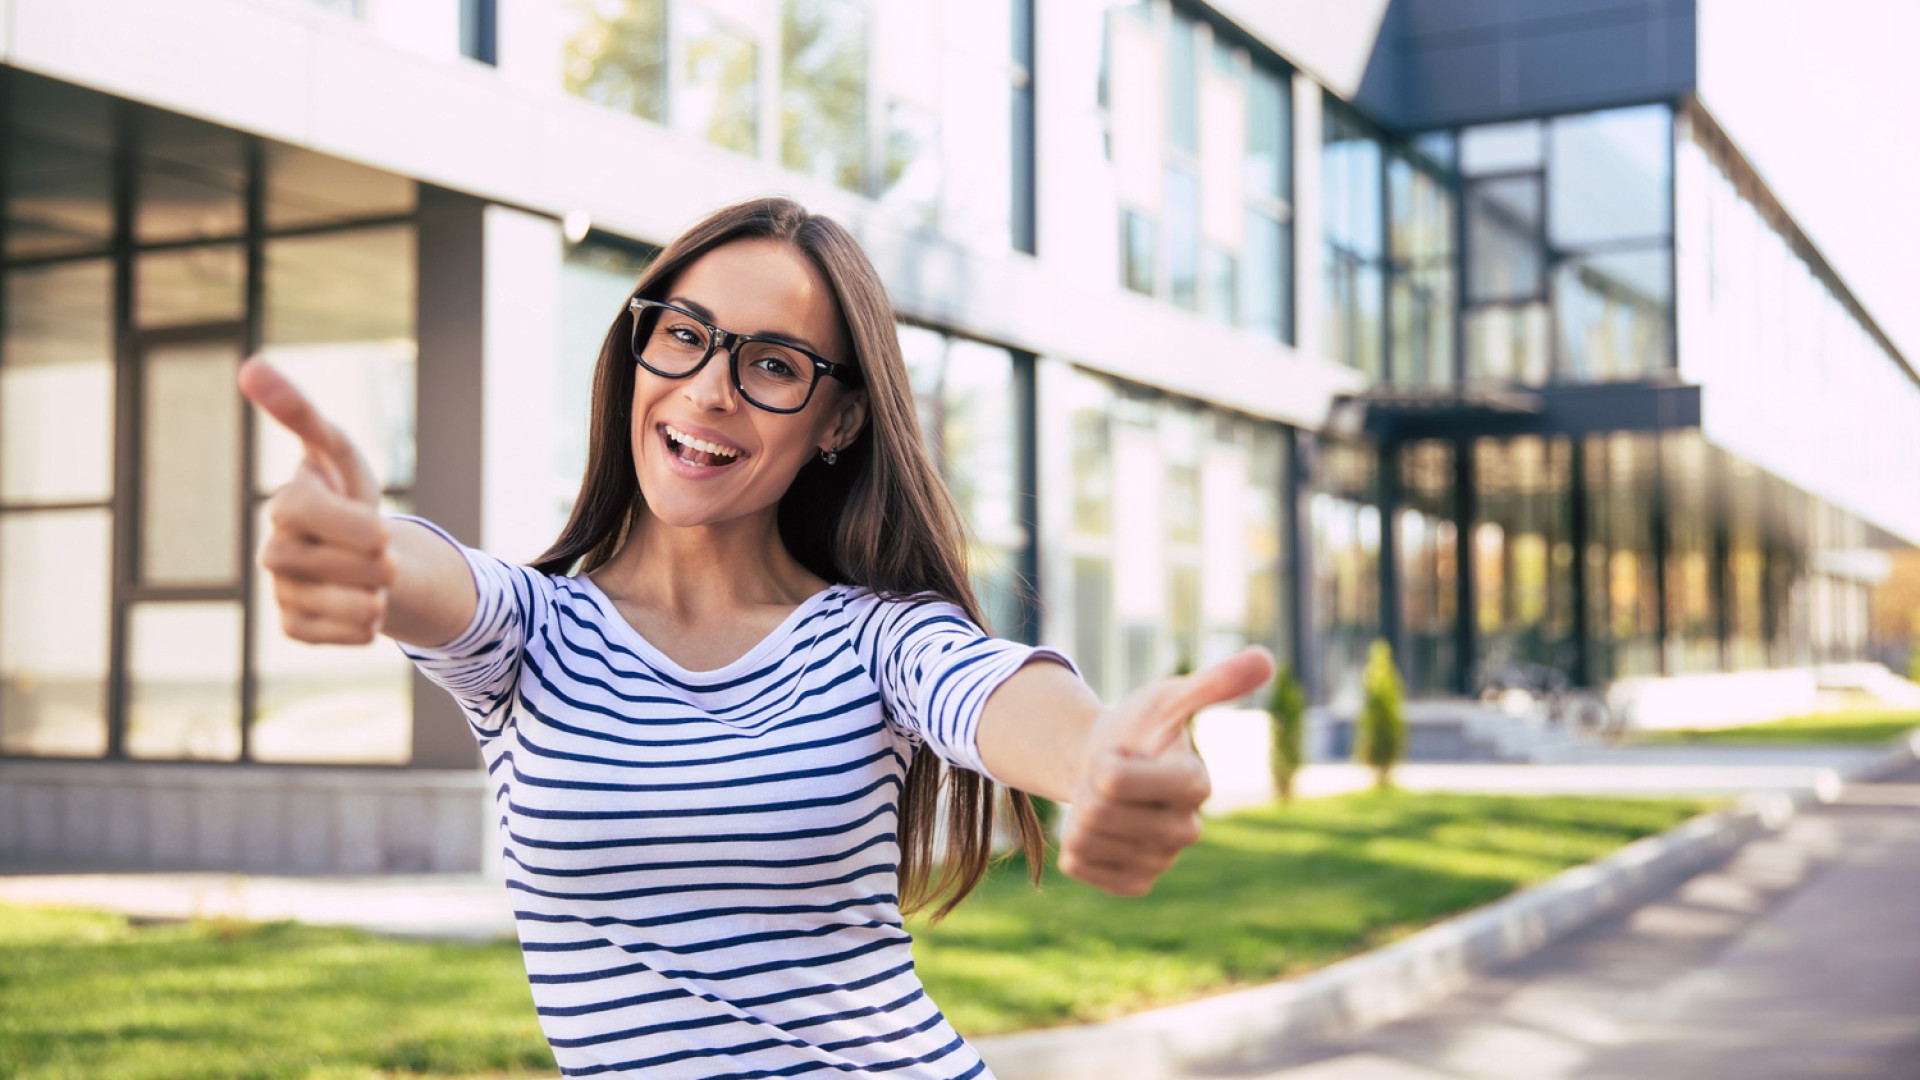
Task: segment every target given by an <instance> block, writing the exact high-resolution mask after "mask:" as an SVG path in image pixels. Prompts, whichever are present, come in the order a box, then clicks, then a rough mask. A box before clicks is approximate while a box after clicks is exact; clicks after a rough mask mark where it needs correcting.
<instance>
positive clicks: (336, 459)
mask: <svg viewBox="0 0 1920 1080" xmlns="http://www.w3.org/2000/svg"><path fill="white" fill-rule="evenodd" d="M238 381H239V384H240V393H241V394H243V395H245V396H246V399H247V400H248V401H251V402H253V403H254V404H255V405H258V406H259V407H260V409H261V411H262V412H265V413H266V414H267V415H268V416H270V417H272V418H273V419H274V421H275V422H277V423H278V424H279V425H280V426H281V427H283V428H286V429H287V430H288V431H289V432H291V433H292V434H293V436H294V437H295V438H297V439H299V440H300V444H301V445H302V446H303V447H304V448H305V450H306V456H307V462H308V463H309V464H310V465H312V466H313V467H314V469H315V470H316V471H318V472H319V473H320V475H321V476H323V477H325V478H326V480H327V483H328V486H330V487H333V488H334V489H335V490H337V491H338V492H340V493H341V494H343V495H346V496H347V497H349V498H353V499H358V500H360V501H362V502H376V503H377V502H378V501H379V499H380V485H379V482H378V481H376V480H375V479H374V477H373V473H372V471H371V470H369V469H368V468H367V464H366V462H365V461H364V460H362V459H361V457H360V452H359V451H358V450H355V449H354V446H353V441H352V440H351V439H349V438H347V435H346V433H345V432H343V431H341V430H340V429H339V427H337V426H336V425H334V424H333V423H332V422H331V421H329V420H328V419H327V418H326V417H324V416H322V415H321V414H320V410H319V409H316V408H314V405H313V402H312V401H309V400H308V399H307V396H306V395H305V394H303V393H301V392H300V388H299V387H297V386H295V385H293V382H292V380H290V379H288V378H287V377H286V376H285V375H283V374H281V373H280V371H279V369H278V368H275V367H274V366H273V365H271V364H269V363H267V362H266V361H265V360H262V359H260V358H259V357H257V356H256V357H253V358H251V359H249V360H248V361H247V362H246V363H244V364H241V365H240V374H239V377H238Z"/></svg>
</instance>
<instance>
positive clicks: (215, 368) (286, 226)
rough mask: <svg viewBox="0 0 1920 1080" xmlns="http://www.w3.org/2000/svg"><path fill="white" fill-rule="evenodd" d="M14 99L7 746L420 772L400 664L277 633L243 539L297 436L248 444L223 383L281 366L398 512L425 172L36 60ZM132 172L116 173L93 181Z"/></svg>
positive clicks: (264, 433)
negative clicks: (78, 76)
mask: <svg viewBox="0 0 1920 1080" xmlns="http://www.w3.org/2000/svg"><path fill="white" fill-rule="evenodd" d="M8 84H9V85H8V90H9V95H8V111H7V114H6V115H5V117H4V121H5V123H4V132H0V146H3V147H4V149H5V154H6V157H5V161H4V162H3V163H0V167H3V168H4V170H5V175H6V176H7V177H9V178H10V179H11V180H12V181H13V182H12V183H10V184H9V185H8V188H7V191H6V198H7V203H6V213H7V223H8V243H7V249H6V253H5V256H6V257H5V261H4V262H0V755H8V756H37V757H96V758H97V757H105V756H113V757H130V758H139V759H146V760H164V761H177V760H205V761H289V762H328V763H345V762H383V763H396V764H397V763H405V762H406V761H407V760H408V759H409V758H410V756H411V752H412V745H411V716H412V703H411V693H412V676H411V674H410V673H409V670H408V665H407V663H406V661H405V660H404V658H402V657H400V656H399V655H398V654H397V653H395V652H394V651H393V650H392V648H391V647H389V646H370V647H366V648H360V649H342V648H335V647H329V648H325V649H322V648H319V647H312V646H303V645H298V644H296V643H293V642H290V641H288V640H287V639H286V638H285V637H284V636H282V635H281V633H280V631H279V618H278V615H277V613H276V612H275V611H274V606H273V599H272V591H271V589H270V588H269V587H267V586H265V585H264V584H263V579H262V578H261V577H260V576H259V575H260V574H261V573H262V572H261V571H259V570H258V569H257V568H255V567H253V566H252V565H251V564H252V562H253V559H252V554H253V553H252V551H251V550H250V543H251V541H252V539H253V538H256V537H258V536H259V535H260V521H259V518H260V515H261V513H262V506H263V503H264V498H265V496H266V494H267V493H268V491H270V490H271V489H272V488H273V487H276V486H278V485H279V484H280V483H282V482H284V481H285V479H286V477H287V476H288V475H289V474H290V473H291V471H292V470H293V468H294V466H295V463H296V462H297V461H298V458H299V448H298V446H297V444H296V443H295V441H294V440H293V439H292V437H291V436H288V435H285V434H284V433H282V432H281V431H280V430H279V429H278V428H277V427H274V426H273V425H270V424H257V425H253V429H254V433H255V438H254V439H253V440H252V441H251V444H249V440H248V438H247V430H248V423H247V418H246V412H245V409H244V403H243V402H242V400H241V399H240V397H239V396H238V395H237V394H236V393H235V392H234V389H233V379H234V372H235V369H236V368H237V366H238V365H239V363H240V360H241V358H242V357H243V356H245V355H247V354H248V353H249V352H250V351H258V352H261V353H263V354H265V355H267V356H270V357H272V358H273V359H274V360H275V361H276V363H278V364H279V366H280V367H281V368H282V370H284V371H286V372H287V373H288V374H289V375H290V376H291V377H292V378H294V380H295V381H297V382H299V383H301V384H302V385H303V387H304V388H305V389H307V390H308V392H309V393H310V394H312V395H313V396H315V397H316V398H318V399H319V401H320V404H321V406H322V408H324V409H326V410H327V411H328V413H329V415H330V416H332V417H333V418H334V419H336V420H337V421H339V422H340V423H341V424H342V425H343V426H345V427H346V428H347V429H348V430H349V432H350V433H351V434H352V435H353V436H354V438H355V441H356V442H357V443H358V445H359V446H360V447H361V448H362V449H363V450H364V451H366V452H367V454H368V457H369V458H370V459H371V464H372V466H373V468H374V471H375V472H376V473H377V474H378V475H379V476H380V478H381V482H382V484H383V485H384V486H385V490H386V495H387V498H388V502H389V505H390V507H393V508H404V507H405V506H406V504H407V502H408V496H409V489H410V487H411V485H412V482H413V479H412V478H413V451H414V429H413V418H414V405H413V386H414V374H413V371H414V348H415V329H414V310H415V304H414V292H415V290H414V280H413V277H414V273H415V262H416V260H415V255H414V247H413V245H414V236H415V233H414V224H413V221H412V220H411V215H412V212H413V209H414V205H415V195H414V187H413V184H412V182H411V181H407V180H405V179H403V178H399V177H393V176H389V175H386V174H381V173H378V172H376V171H374V170H370V169H366V168H364V167H362V166H357V165H352V164H349V163H347V162H343V161H338V160H335V159H332V158H328V157H325V156H324V155H320V154H315V153H313V152H311V151H307V150H302V149H298V148H294V147H288V146H281V145H277V144H271V143H267V142H264V141H261V140H255V139H252V138H250V137H248V136H245V135H242V134H240V133H238V132H234V131H230V130H226V129H222V128H217V127H214V126H212V125H209V124H204V123H201V122H198V121H193V120H190V119H187V118H184V117H179V116H173V115H170V114H166V113H162V112H159V111H157V110H153V109H149V108H145V107H142V106H137V105H134V104H132V103H128V102H115V101H113V100H112V99H109V98H106V97H105V96H102V95H98V94H93V93H91V92H89V91H85V90H81V89H79V88H75V87H68V86H64V85H62V84H59V83H56V82H53V81H51V80H46V79H41V78H38V77H35V76H31V75H27V74H25V73H21V72H13V73H11V77H10V78H9V80H8ZM113 115H117V116H118V117H119V118H120V120H121V122H120V123H119V124H118V125H110V124H104V123H102V122H101V121H102V120H103V118H106V117H109V116H113ZM116 158H117V159H119V160H122V161H124V162H125V163H126V164H127V166H128V167H127V168H126V169H125V170H124V171H121V172H119V173H118V174H117V175H119V176H123V177H125V182H124V183H116V182H115V180H114V176H115V175H116V174H115V173H114V172H112V171H103V170H102V169H101V165H102V164H103V163H105V162H108V161H112V160H115V159H116ZM256 170H258V171H256ZM249 191H258V193H259V195H260V198H259V199H258V202H257V203H256V204H253V205H250V201H249V199H248V198H247V197H246V193H248V192H249ZM254 205H257V207H258V211H257V212H256V211H255V209H254V208H253V207H254ZM115 221H125V222H127V223H128V224H127V227H126V230H125V232H124V234H121V235H115V227H114V222H115ZM116 242H117V243H119V244H122V245H125V247H126V248H128V249H130V250H129V251H128V254H127V258H126V261H125V263H124V264H121V265H125V266H126V267H127V269H128V273H129V275H130V276H129V278H128V279H125V280H122V279H120V278H119V277H118V276H117V275H118V273H119V272H118V271H117V269H116V260H113V259H110V258H108V257H106V255H105V251H106V249H107V248H108V247H109V246H110V245H112V244H114V243H116ZM121 292H124V293H125V294H126V295H127V296H128V297H129V298H130V301H131V303H130V305H129V309H128V310H127V312H126V318H125V320H124V321H116V312H115V305H114V297H115V295H116V294H117V293H121ZM50 418H51V419H50ZM114 686H118V687H120V688H121V691H122V692H120V693H117V694H116V693H110V692H109V688H110V687H114Z"/></svg>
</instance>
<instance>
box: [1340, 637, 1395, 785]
mask: <svg viewBox="0 0 1920 1080" xmlns="http://www.w3.org/2000/svg"><path fill="white" fill-rule="evenodd" d="M1360 682H1361V701H1360V717H1359V719H1358V721H1357V722H1356V723H1355V725H1354V740H1353V759H1354V760H1355V761H1358V762H1361V763H1363V764H1366V765H1370V766H1372V767H1373V776H1374V784H1375V786H1376V787H1381V788H1387V787H1392V786H1393V767H1394V765H1395V764H1397V763H1398V762H1399V761H1400V757H1401V755H1402V754H1404V753H1405V752H1406V747H1407V718H1406V712H1405V709H1404V708H1403V706H1402V701H1401V699H1402V697H1403V693H1404V692H1403V690H1402V687H1401V684H1400V672H1399V670H1398V669H1396V668H1395V667H1394V666H1393V646H1391V645H1388V644H1387V643H1386V642H1385V641H1382V640H1380V639H1379V638H1375V639H1374V642H1373V648H1372V650H1371V651H1370V652H1369V653H1368V655H1367V668H1366V671H1365V673H1363V674H1362V675H1361V677H1360Z"/></svg>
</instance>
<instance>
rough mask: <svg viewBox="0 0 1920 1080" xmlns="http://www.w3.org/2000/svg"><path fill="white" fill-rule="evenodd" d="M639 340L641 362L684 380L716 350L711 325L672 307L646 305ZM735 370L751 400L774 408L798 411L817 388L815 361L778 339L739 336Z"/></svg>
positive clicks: (638, 321) (638, 322)
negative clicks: (813, 389)
mask: <svg viewBox="0 0 1920 1080" xmlns="http://www.w3.org/2000/svg"><path fill="white" fill-rule="evenodd" d="M634 314H635V321H634V329H633V340H634V345H635V351H636V352H638V353H639V355H640V360H641V362H642V363H644V364H645V365H646V366H647V367H649V368H651V369H653V370H654V371H655V372H657V373H659V374H661V375H665V376H667V377H669V378H676V377H682V376H685V375H687V374H689V373H690V372H692V371H693V370H694V369H695V368H697V367H699V366H700V365H701V364H702V363H703V362H705V360H706V359H707V357H708V355H709V354H710V353H711V351H712V349H713V345H714V343H713V340H712V338H713V333H712V331H710V330H709V329H708V328H707V325H706V324H705V323H703V322H701V321H699V320H698V319H695V318H693V317H692V316H690V315H684V314H682V313H680V312H678V311H675V310H673V309H672V308H662V307H646V308H641V309H640V310H639V311H637V312H635V313H634ZM732 345H733V357H732V359H733V370H734V371H735V372H736V373H737V377H738V379H739V385H740V391H741V393H743V394H745V395H746V397H747V400H748V401H751V402H753V403H754V404H755V405H759V406H762V407H764V408H771V409H797V408H799V407H800V406H802V405H804V404H806V402H807V398H808V395H809V394H810V393H811V391H812V388H813V380H814V377H815V374H816V373H815V371H814V367H813V361H812V359H810V358H809V357H807V356H806V355H805V354H804V353H801V352H799V351H798V350H796V349H794V348H792V347H791V346H787V345H782V344H781V343H779V342H776V341H764V340H761V339H758V338H745V339H741V338H735V339H733V342H732Z"/></svg>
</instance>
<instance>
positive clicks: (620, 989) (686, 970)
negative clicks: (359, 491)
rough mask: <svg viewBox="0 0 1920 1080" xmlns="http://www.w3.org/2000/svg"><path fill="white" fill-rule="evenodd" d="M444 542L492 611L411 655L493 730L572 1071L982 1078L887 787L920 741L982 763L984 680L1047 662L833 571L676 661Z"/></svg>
mask: <svg viewBox="0 0 1920 1080" xmlns="http://www.w3.org/2000/svg"><path fill="white" fill-rule="evenodd" d="M413 520H419V519H413ZM422 524H427V525H428V527H430V528H432V527H433V526H431V524H430V523H426V522H422ZM435 531H439V530H438V529H436V530H435ZM441 535H442V536H445V535H446V534H445V533H444V532H442V533H441ZM447 539H448V540H449V542H452V543H455V544H456V546H458V547H460V550H461V552H462V554H463V555H464V556H465V557H466V559H467V562H468V565H469V567H470V568H471V569H472V572H473V576H474V581H475V583H476V584H477V585H478V587H479V593H480V602H479V606H478V609H477V610H476V611H475V612H474V617H473V621H472V623H471V624H470V625H469V626H468V627H467V629H466V630H465V631H464V632H462V633H461V634H460V636H459V637H457V638H455V639H454V640H453V641H451V642H448V643H447V644H446V645H444V646H441V647H440V648H437V649H419V648H413V647H408V648H406V649H405V650H404V651H405V652H406V653H407V655H408V656H410V657H411V658H412V659H413V660H414V661H415V662H416V663H417V664H418V665H419V667H420V669H421V670H422V671H423V672H425V673H426V675H427V676H428V677H429V678H431V679H432V680H433V681H435V682H436V683H438V684H440V685H441V686H443V687H445V688H446V689H447V690H448V691H450V692H451V693H452V694H453V696H454V698H455V699H456V700H457V701H458V702H459V703H460V706H461V709H462V711H463V712H464V713H465V714H466V717H467V719H468V721H469V723H470V724H471V725H472V727H473V730H474V732H475V734H476V735H477V736H478V737H479V740H480V746H481V751H482V756H483V758H484V759H485V762H486V767H487V770H488V773H489V774H490V776H491V777H492V779H493V782H494V792H495V798H496V801H497V803H498V806H499V811H500V825H501V830H502V834H503V844H504V848H505V857H506V877H507V887H508V889H509V890H511V893H512V896H513V897H514V901H515V903H514V907H515V912H514V918H515V922H516V924H517V927H518V930H519V936H520V943H521V950H522V953H523V955H524V957H525V959H526V966H527V976H528V978H529V980H530V981H531V982H532V985H533V998H534V1004H535V1006H536V1007H537V1008H538V1011H539V1016H540V1024H541V1028H542V1030H543V1031H544V1032H545V1033H546V1036H547V1039H548V1041H549V1042H550V1043H551V1044H552V1046H553V1053H554V1058H555V1060H556V1061H557V1062H558V1063H559V1065H560V1069H561V1073H562V1074H563V1075H565V1076H646V1077H649V1078H679V1077H685V1078H695V1077H698V1078H700V1080H722V1078H735V1080H746V1078H749V1077H776V1076H779V1077H787V1076H829V1077H830V1076H844V1075H849V1074H851V1075H867V1074H872V1075H885V1076H891V1077H902V1078H916V1080H917V1078H940V1080H955V1078H963V1077H986V1076H988V1075H989V1074H988V1073H987V1070H986V1066H985V1064H984V1063H983V1062H982V1061H981V1060H980V1057H979V1055H978V1054H976V1053H975V1052H974V1050H973V1048H972V1047H970V1046H968V1045H967V1044H966V1043H965V1042H964V1041H963V1040H961V1038H960V1037H959V1036H958V1035H956V1034H955V1033H954V1031H953V1029H952V1027H951V1026H949V1025H948V1023H947V1021H946V1019H945V1017H943V1016H942V1015H941V1013H940V1010H939V1008H938V1007H937V1006H935V1005H934V1003H933V1002H932V1001H931V1000H930V999H929V998H928V997H927V995H926V992H925V991H924V990H922V989H921V986H920V981H919V978H918V976H917V975H916V974H915V973H914V967H913V957H912V954H911V952H910V947H911V944H912V939H911V938H910V937H909V935H908V934H907V932H906V931H905V929H904V928H903V927H902V925H901V918H900V909H899V900H898V896H897V892H898V885H897V870H898V866H899V861H900V848H899V844H898V827H899V815H898V811H899V803H900V793H901V790H902V784H903V781H904V778H905V775H906V769H907V764H908V762H909V761H910V759H911V758H912V755H913V753H914V752H915V751H916V749H917V748H919V747H921V746H925V747H927V748H930V749H931V750H933V752H935V753H937V754H939V755H940V756H941V757H942V758H943V759H945V760H946V761H948V762H950V763H952V764H953V765H956V766H958V767H960V768H966V769H972V770H974V771H976V772H982V773H984V772H985V771H986V770H985V768H984V767H983V766H982V764H981V762H980V757H979V752H978V749H977V747H976V744H975V738H974V735H975V729H976V727H977V725H978V723H979V719H980V714H981V710H982V707H983V706H984V705H985V703H986V699H987V696H988V695H989V694H990V693H991V692H992V691H993V689H994V688H995V687H997V686H998V685H999V684H1000V683H1001V682H1002V681H1004V680H1005V679H1006V678H1007V677H1008V676H1009V675H1011V674H1012V673H1013V672H1014V671H1016V670H1017V669H1018V668H1019V667H1020V666H1021V665H1022V664H1024V663H1026V662H1027V661H1028V660H1029V659H1030V658H1032V657H1033V656H1035V655H1036V653H1038V654H1041V655H1046V656H1049V657H1052V658H1055V659H1058V657H1057V654H1053V653H1050V652H1045V651H1044V650H1035V649H1032V648H1029V647H1027V646H1024V645H1019V644H1016V643H1013V642H1008V641H1002V640H997V639H994V638H990V637H987V636H986V635H985V634H984V633H982V632H981V630H980V629H979V628H978V627H977V626H975V625H974V624H973V623H971V622H970V621H968V620H967V618H966V617H965V615H964V614H962V613H961V611H960V610H959V609H958V608H956V607H955V606H954V605H952V604H950V603H947V602H945V601H941V600H936V599H929V598H916V599H908V600H898V599H882V598H880V597H877V596H875V595H874V594H873V593H871V592H869V591H867V590H865V589H861V588H857V587H854V586H848V585H833V586H830V587H828V588H826V589H824V590H822V591H821V592H819V593H817V594H815V595H814V596H812V597H811V598H809V599H808V600H806V601H805V602H804V603H802V604H801V605H800V606H799V607H797V608H795V609H794V611H793V612H792V614H791V615H789V616H788V617H787V619H786V621H785V622H783V623H782V624H781V625H780V627H779V628H778V629H776V630H774V631H773V632H772V633H771V634H769V635H768V636H767V637H766V638H765V639H764V640H762V641H761V642H760V643H759V644H758V645H756V646H754V647H753V648H752V649H750V650H749V651H748V652H747V653H746V655H744V656H742V657H740V658H739V659H738V660H735V661H734V662H733V663H730V664H728V665H726V666H725V667H723V668H719V669H717V670H713V671H701V672H694V671H688V670H686V669H684V668H682V667H681V666H680V665H678V664H676V663H674V662H673V661H672V660H671V659H668V658H667V657H666V656H665V655H664V654H662V653H661V652H660V651H659V650H658V649H656V648H654V647H653V646H652V645H650V644H649V643H648V642H647V641H646V640H645V639H643V638H642V637H641V636H640V635H639V634H638V633H637V632H636V631H635V630H634V629H633V627H632V626H631V625H630V624H629V623H628V622H627V621H626V620H625V619H624V618H623V617H622V616H621V615H620V613H619V612H618V610H617V609H615V607H614V605H613V603H612V601H611V600H609V599H608V598H607V596H606V595H605V594H604V593H602V592H601V591H600V590H599V588H598V587H597V586H595V585H594V584H593V582H592V581H591V580H589V579H588V578H586V577H585V576H580V577H561V576H557V575H547V574H542V573H539V572H538V571H535V570H532V569H529V568H527V567H523V566H516V565H513V564H510V563H507V562H504V561H502V560H499V559H496V558H494V557H492V556H490V555H487V554H485V553H484V552H480V551H476V550H473V549H470V548H466V547H464V546H461V545H458V542H457V541H453V539H452V538H451V537H448V538H447Z"/></svg>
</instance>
